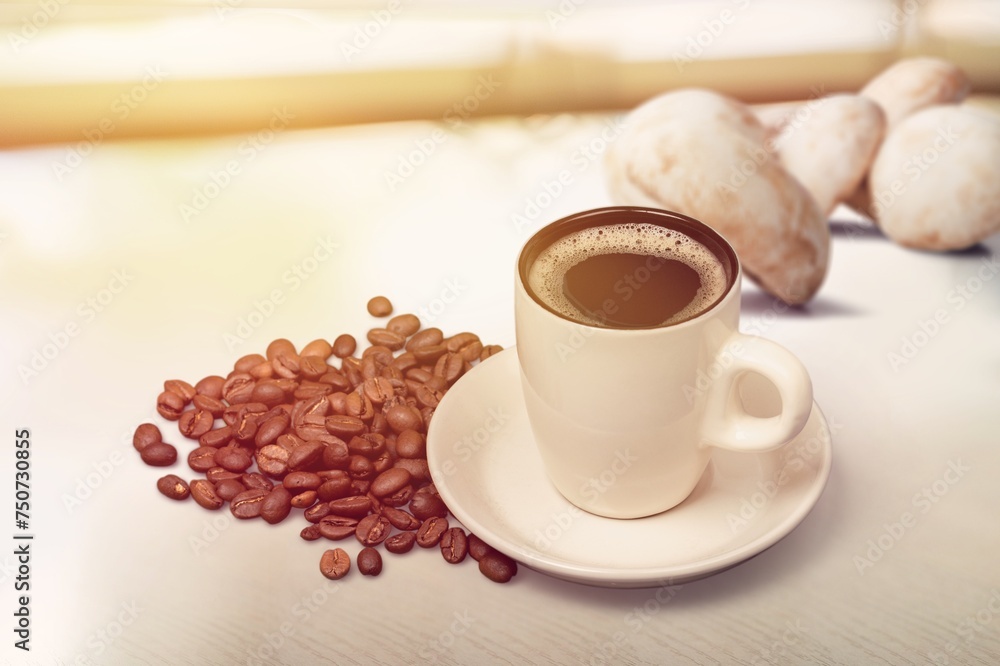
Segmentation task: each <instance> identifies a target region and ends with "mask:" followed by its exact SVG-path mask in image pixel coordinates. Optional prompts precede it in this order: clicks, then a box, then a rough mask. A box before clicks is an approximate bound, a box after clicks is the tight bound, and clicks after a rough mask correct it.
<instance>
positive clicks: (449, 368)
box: [434, 352, 465, 384]
mask: <svg viewBox="0 0 1000 666" xmlns="http://www.w3.org/2000/svg"><path fill="white" fill-rule="evenodd" d="M463 372H465V359H464V358H462V355H461V354H457V353H454V352H448V353H446V354H445V355H444V356H442V357H441V358H439V359H438V360H437V363H436V364H435V365H434V374H435V375H437V376H438V377H441V378H442V379H444V380H445V381H446V382H448V383H449V384H453V383H454V382H455V380H456V379H458V378H459V377H461V376H462V373H463Z"/></svg>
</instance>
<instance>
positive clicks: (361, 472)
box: [347, 455, 375, 480]
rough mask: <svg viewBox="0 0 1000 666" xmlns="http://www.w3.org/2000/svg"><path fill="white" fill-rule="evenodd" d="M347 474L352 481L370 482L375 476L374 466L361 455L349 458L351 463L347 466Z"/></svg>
mask: <svg viewBox="0 0 1000 666" xmlns="http://www.w3.org/2000/svg"><path fill="white" fill-rule="evenodd" d="M347 473H348V474H350V475H351V478H352V479H364V480H371V478H372V477H373V476H375V466H374V465H372V461H371V460H369V459H368V458H366V457H365V456H362V455H354V456H351V461H350V462H349V463H348V464H347Z"/></svg>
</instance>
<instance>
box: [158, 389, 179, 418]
mask: <svg viewBox="0 0 1000 666" xmlns="http://www.w3.org/2000/svg"><path fill="white" fill-rule="evenodd" d="M184 405H185V402H184V398H182V397H180V396H179V395H177V394H176V393H174V392H173V391H164V392H163V393H161V394H160V395H159V396H157V398H156V412H157V413H158V414H159V415H160V416H162V417H163V418H165V419H167V420H168V421H176V420H177V419H179V418H180V417H181V413H183V411H184Z"/></svg>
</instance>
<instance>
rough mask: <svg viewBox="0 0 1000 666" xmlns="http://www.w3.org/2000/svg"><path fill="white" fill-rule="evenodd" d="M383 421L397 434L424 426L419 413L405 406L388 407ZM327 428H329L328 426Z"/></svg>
mask: <svg viewBox="0 0 1000 666" xmlns="http://www.w3.org/2000/svg"><path fill="white" fill-rule="evenodd" d="M385 420H386V421H388V422H389V427H390V428H392V430H393V431H394V432H395V433H397V434H398V433H401V432H403V431H404V430H419V429H421V428H422V427H423V425H424V420H423V417H421V416H420V412H419V411H417V410H416V409H414V408H413V407H410V406H409V405H405V404H403V405H400V404H397V405H393V406H392V407H390V408H389V409H388V411H386V412H385ZM327 428H329V425H328V426H327ZM334 434H336V433H334Z"/></svg>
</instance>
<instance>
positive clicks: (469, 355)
mask: <svg viewBox="0 0 1000 666" xmlns="http://www.w3.org/2000/svg"><path fill="white" fill-rule="evenodd" d="M458 353H459V354H460V355H461V356H462V358H463V359H464V360H465V362H466V363H475V362H476V361H478V360H479V356H480V355H481V354H482V353H483V343H482V342H470V343H469V344H467V345H465V346H464V347H462V348H461V349H459V350H458Z"/></svg>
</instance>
